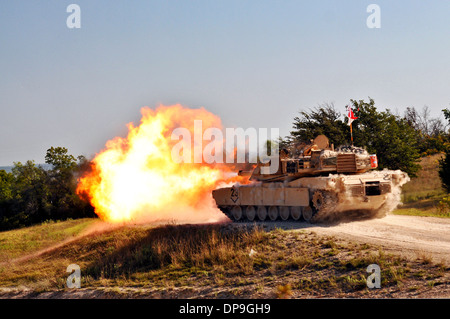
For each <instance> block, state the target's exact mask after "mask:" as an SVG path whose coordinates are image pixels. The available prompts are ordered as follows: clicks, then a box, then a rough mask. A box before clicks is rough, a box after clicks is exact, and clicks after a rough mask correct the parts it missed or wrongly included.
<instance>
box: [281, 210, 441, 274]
mask: <svg viewBox="0 0 450 319" xmlns="http://www.w3.org/2000/svg"><path fill="white" fill-rule="evenodd" d="M276 226H277V227H280V228H284V229H294V230H295V229H302V230H308V231H314V232H316V233H317V234H322V235H330V236H335V237H340V238H343V239H346V240H350V241H358V242H365V243H368V244H376V245H380V246H382V247H383V249H384V250H386V251H387V252H395V253H400V254H403V255H404V256H407V257H410V258H428V259H430V258H431V260H432V261H433V262H436V263H439V262H444V263H446V264H447V265H450V219H448V218H434V217H418V216H400V215H388V216H386V217H383V218H380V219H370V220H363V221H353V222H346V223H340V224H336V225H310V224H307V223H297V224H295V223H293V222H288V223H276Z"/></svg>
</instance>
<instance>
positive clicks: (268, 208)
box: [213, 170, 408, 222]
mask: <svg viewBox="0 0 450 319" xmlns="http://www.w3.org/2000/svg"><path fill="white" fill-rule="evenodd" d="M407 179H408V178H407V175H406V174H405V173H403V172H400V171H388V170H384V171H372V172H367V173H364V174H357V175H344V174H330V175H328V176H319V177H304V178H299V179H296V180H294V181H285V182H275V183H274V182H272V183H263V182H258V183H253V184H249V185H235V186H233V187H226V188H219V189H216V190H214V191H213V198H214V200H215V201H216V204H217V206H218V207H219V209H221V210H222V212H224V213H225V214H226V215H227V216H228V217H229V218H230V219H231V220H234V221H245V220H248V221H263V220H287V219H293V220H300V219H303V220H306V221H308V222H320V221H330V220H336V219H339V218H340V217H343V216H346V215H348V214H352V216H355V215H356V217H357V216H367V215H373V216H380V215H383V214H385V213H386V212H387V211H389V209H391V207H393V206H397V205H395V203H396V202H397V204H398V202H399V201H400V196H399V194H400V193H399V191H398V189H399V186H401V185H403V184H404V183H405V182H406V181H407ZM394 208H395V207H394Z"/></svg>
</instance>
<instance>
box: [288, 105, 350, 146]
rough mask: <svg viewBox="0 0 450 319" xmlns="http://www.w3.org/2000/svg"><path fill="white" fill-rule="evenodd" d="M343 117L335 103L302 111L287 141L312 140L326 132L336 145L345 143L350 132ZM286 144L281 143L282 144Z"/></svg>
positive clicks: (295, 119)
mask: <svg viewBox="0 0 450 319" xmlns="http://www.w3.org/2000/svg"><path fill="white" fill-rule="evenodd" d="M341 118H342V114H341V113H340V112H339V111H337V110H336V108H335V107H334V105H333V104H324V105H320V106H318V107H316V108H313V109H310V110H309V111H301V112H300V116H297V117H295V118H294V123H293V129H294V130H293V131H291V132H290V136H289V137H287V141H310V140H312V139H314V138H315V137H316V136H318V135H321V134H324V135H326V136H327V137H328V138H329V139H330V141H331V142H332V143H335V145H342V144H345V143H346V141H347V140H349V137H350V133H349V132H348V134H347V131H348V127H347V126H346V123H344V121H342V120H341ZM347 135H348V136H347ZM285 144H286V143H281V145H282V146H285Z"/></svg>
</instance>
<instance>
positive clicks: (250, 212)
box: [245, 206, 256, 221]
mask: <svg viewBox="0 0 450 319" xmlns="http://www.w3.org/2000/svg"><path fill="white" fill-rule="evenodd" d="M255 216H256V209H255V206H247V208H246V209H245V217H247V219H248V220H249V221H254V220H255Z"/></svg>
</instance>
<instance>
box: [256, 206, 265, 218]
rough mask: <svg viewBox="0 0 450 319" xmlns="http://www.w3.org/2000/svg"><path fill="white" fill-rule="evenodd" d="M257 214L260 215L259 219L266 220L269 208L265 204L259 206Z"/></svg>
mask: <svg viewBox="0 0 450 319" xmlns="http://www.w3.org/2000/svg"><path fill="white" fill-rule="evenodd" d="M256 215H258V219H259V220H261V221H263V220H266V217H267V209H266V207H265V206H259V207H258V210H257V211H256Z"/></svg>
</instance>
